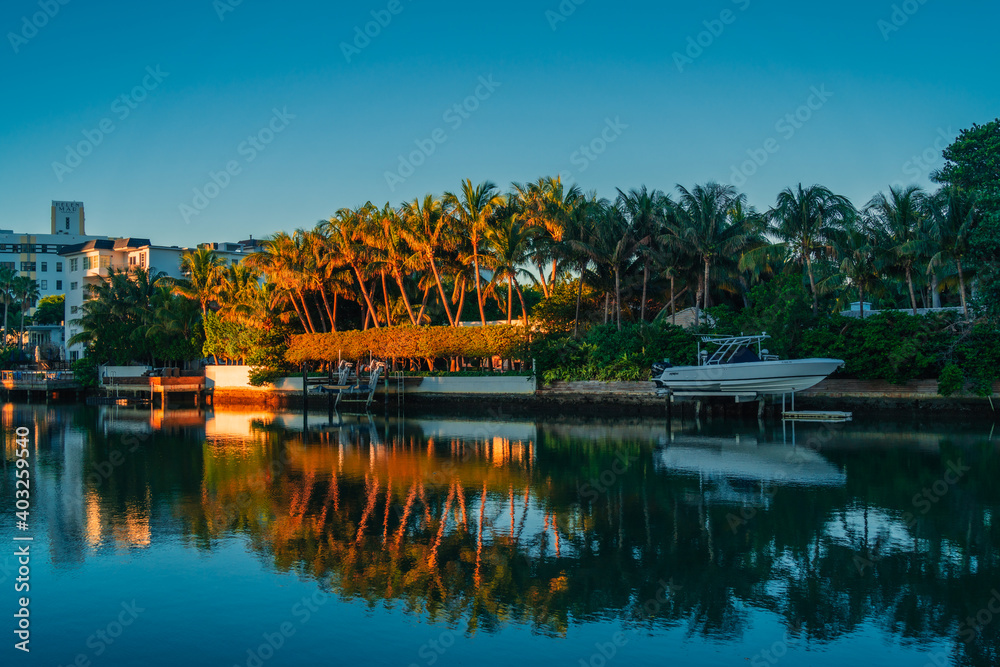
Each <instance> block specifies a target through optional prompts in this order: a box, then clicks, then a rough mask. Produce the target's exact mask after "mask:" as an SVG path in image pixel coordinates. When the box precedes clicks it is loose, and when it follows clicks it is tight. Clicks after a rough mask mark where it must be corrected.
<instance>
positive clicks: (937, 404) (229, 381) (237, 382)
mask: <svg viewBox="0 0 1000 667" xmlns="http://www.w3.org/2000/svg"><path fill="white" fill-rule="evenodd" d="M248 371H249V369H248V368H247V367H243V366H218V367H209V368H208V370H207V373H206V380H207V386H208V388H209V389H210V390H211V391H213V393H214V401H215V402H216V403H218V404H220V405H225V404H229V405H266V406H271V407H274V406H283V405H300V404H301V402H302V378H301V377H289V378H282V379H279V380H278V381H276V382H275V383H274V384H273V385H267V386H264V387H252V386H250V385H249V383H248V382H247V373H248ZM380 384H382V383H380ZM386 391H388V394H387V395H386ZM396 392H397V387H396V384H395V381H394V380H393V379H392V378H390V381H389V386H388V389H386V387H385V385H384V384H382V386H380V387H379V390H378V392H377V393H376V399H375V400H376V401H377V402H380V403H381V402H382V401H383V400H388V402H389V403H390V404H393V405H394V404H395V403H396V401H397V400H398V399H397V395H396ZM655 392H656V389H655V385H654V384H653V383H652V382H597V381H583V382H554V383H552V384H550V385H547V386H544V387H537V388H536V382H535V380H534V379H533V378H528V377H524V376H513V375H511V376H493V377H428V378H407V380H406V383H405V387H404V393H403V401H404V404H405V405H407V406H412V407H431V408H439V407H454V408H456V409H458V408H461V409H466V408H469V409H474V408H476V407H477V406H479V407H488V408H489V407H496V406H501V407H503V408H506V409H509V410H512V411H516V412H544V413H551V412H561V413H588V412H589V413H593V412H597V411H601V412H613V413H616V414H636V415H663V414H665V412H666V400H665V399H664V398H663V397H660V396H657V395H656V393H655ZM998 401H1000V382H998V383H996V384H995V385H994V396H993V404H994V405H1000V403H998ZM309 402H310V404H311V405H316V406H317V407H320V406H324V405H326V403H327V399H326V397H325V395H321V394H316V395H313V394H312V393H310V396H309ZM711 402H712V403H713V404H716V405H717V406H718V408H719V409H721V410H722V411H723V412H724V413H726V414H729V413H730V412H733V413H742V412H749V411H753V412H754V413H756V403H755V402H752V403H747V404H742V405H736V404H735V401H733V399H731V398H724V397H720V398H717V399H713V400H712V401H711ZM776 403H777V405H778V406H779V407H780V398H778V399H777V401H776ZM796 407H797V408H809V409H840V410H856V411H859V412H875V411H878V410H885V409H892V410H921V411H923V410H928V411H942V412H949V411H954V412H967V411H974V412H982V413H984V414H990V413H992V412H993V407H992V406H991V404H990V400H989V399H986V398H980V397H977V396H972V395H969V394H960V395H954V396H951V397H944V396H940V395H939V394H938V393H937V381H936V380H915V381H912V382H907V383H905V384H899V385H894V384H890V383H888V382H881V381H871V380H845V379H827V380H824V381H823V382H821V383H820V384H818V385H816V386H815V387H813V388H812V389H809V390H807V391H804V392H801V393H799V394H797V395H796Z"/></svg>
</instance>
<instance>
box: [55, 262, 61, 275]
mask: <svg viewBox="0 0 1000 667" xmlns="http://www.w3.org/2000/svg"><path fill="white" fill-rule="evenodd" d="M56 273H62V262H56Z"/></svg>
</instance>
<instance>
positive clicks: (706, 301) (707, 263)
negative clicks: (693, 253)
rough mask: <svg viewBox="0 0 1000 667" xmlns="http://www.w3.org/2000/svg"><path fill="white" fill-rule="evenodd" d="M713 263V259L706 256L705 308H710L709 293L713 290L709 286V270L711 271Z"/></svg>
mask: <svg viewBox="0 0 1000 667" xmlns="http://www.w3.org/2000/svg"><path fill="white" fill-rule="evenodd" d="M711 265H712V260H711V259H709V258H708V257H706V258H705V310H708V306H709V297H708V293H709V292H710V291H711V290H709V289H708V286H709V277H708V271H709V268H710V267H711Z"/></svg>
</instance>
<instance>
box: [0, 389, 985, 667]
mask: <svg viewBox="0 0 1000 667" xmlns="http://www.w3.org/2000/svg"><path fill="white" fill-rule="evenodd" d="M2 418H3V429H4V434H5V442H6V450H5V451H6V455H5V468H4V474H3V483H2V487H3V497H4V499H5V500H4V503H5V504H4V507H5V508H7V509H9V508H11V507H13V498H14V471H15V467H14V464H13V461H14V452H15V443H14V439H13V429H14V428H15V427H17V426H25V427H28V428H30V429H31V431H32V435H31V441H32V447H33V448H34V449H33V453H34V454H36V455H37V456H36V458H35V459H34V461H33V463H34V468H33V469H32V475H33V477H32V504H33V507H32V514H31V531H30V532H29V533H27V534H29V535H33V536H34V538H35V541H34V542H33V544H32V551H33V560H32V562H31V568H32V569H31V575H30V576H31V580H30V585H31V591H30V597H31V607H30V609H31V613H32V616H31V619H32V626H31V627H32V636H31V648H32V652H31V654H30V658H29V657H28V656H24V655H23V654H21V653H20V652H18V651H14V650H13V649H12V646H11V645H12V644H13V643H14V641H15V639H13V635H12V634H11V630H13V621H12V619H11V615H10V613H9V612H7V611H5V612H4V614H3V617H4V618H6V619H8V620H7V621H5V623H6V624H7V625H6V626H5V627H4V628H3V633H2V636H4V637H5V638H6V641H7V642H9V645H8V646H7V647H5V648H4V649H3V650H4V654H5V655H6V656H11V655H13V657H14V658H15V660H14V661H11V660H9V659H8V658H7V657H5V658H4V664H15V662H16V664H38V665H69V664H73V663H74V661H77V664H81V665H84V664H92V665H137V664H142V665H171V666H173V665H182V664H204V665H224V666H226V665H247V666H250V667H252V666H254V665H257V666H261V665H269V666H270V665H312V664H316V665H319V664H324V665H327V664H329V665H339V664H359V663H367V664H376V665H399V666H401V667H407V666H409V665H417V666H419V667H429V666H430V665H473V664H475V665H509V664H511V663H512V662H515V660H516V661H517V662H520V663H523V664H526V665H527V664H531V665H534V664H544V665H568V666H570V665H572V666H579V665H581V664H582V665H593V666H594V667H602V666H604V665H616V664H620V665H633V664H650V665H752V666H753V667H759V666H762V665H777V664H781V665H844V664H857V665H864V664H879V665H893V666H895V665H903V666H910V665H912V666H913V667H923V666H924V665H934V664H940V665H944V664H958V665H995V664H998V662H1000V661H998V659H997V654H998V648H1000V593H997V591H998V590H1000V568H998V539H997V534H996V533H994V531H993V528H992V523H993V516H994V513H995V512H996V511H997V510H998V509H1000V453H998V451H997V444H998V441H1000V435H998V436H997V437H992V432H991V428H992V425H991V424H989V423H987V424H980V425H963V424H960V423H957V422H956V423H950V424H916V423H913V422H906V423H903V422H897V423H893V422H885V421H881V422H867V421H855V422H853V423H850V424H847V425H830V426H827V425H815V424H811V425H805V424H800V425H798V426H797V427H796V429H795V432H794V433H792V431H791V429H784V430H783V429H782V427H781V426H780V424H778V425H773V424H771V425H765V426H763V427H760V426H758V425H757V424H743V425H740V424H733V423H727V422H718V421H716V422H712V423H703V424H700V425H698V424H695V423H684V424H680V423H677V422H674V424H672V425H671V426H670V427H668V425H667V424H666V423H665V422H662V421H659V422H658V421H650V420H643V421H592V422H580V421H549V422H546V421H518V420H498V419H496V418H494V419H488V420H484V421H473V420H466V421H460V420H449V419H444V418H440V419H422V418H412V419H405V420H399V419H390V420H385V419H381V418H376V419H374V420H373V421H368V420H367V419H362V420H360V421H359V420H358V419H357V418H352V417H347V416H345V417H344V419H345V420H346V423H344V424H342V425H337V424H334V425H330V424H329V423H327V415H326V414H325V413H324V414H321V413H312V414H310V415H309V418H308V420H306V422H307V423H306V424H305V428H304V425H303V419H302V415H301V414H293V413H288V414H273V413H264V412H258V413H252V412H222V411H217V412H215V413H209V414H208V415H207V416H206V415H204V414H201V413H198V412H195V411H183V410H180V411H176V412H168V413H166V414H164V413H162V412H159V411H156V412H153V413H150V412H149V411H148V410H138V411H137V410H130V409H126V408H114V407H108V408H68V407H53V408H46V407H44V406H10V405H8V406H6V407H5V408H4V409H3V412H2ZM12 514H13V512H12V511H8V512H5V513H4V514H3V518H2V522H0V541H2V543H3V550H2V552H0V553H3V554H4V555H3V556H0V580H2V582H3V584H2V587H0V590H3V591H4V594H3V596H2V602H0V604H2V606H3V609H5V610H14V609H15V607H16V604H17V603H16V598H17V597H18V596H17V594H15V593H14V592H13V584H14V579H15V577H16V576H17V574H16V563H15V558H14V557H13V556H10V555H7V554H10V553H12V552H13V547H12V546H11V545H13V544H14V542H13V540H12V538H13V536H14V535H15V534H18V535H24V534H25V533H22V532H20V531H17V530H15V528H14V521H15V519H14V517H13V516H12ZM994 598H995V599H994ZM991 606H992V608H993V610H994V611H995V612H997V613H994V611H991V610H990V607H991ZM994 616H996V620H995V621H994V620H993V619H994ZM977 618H978V620H977ZM979 625H982V627H978V626H979ZM24 659H27V660H26V661H25V660H24Z"/></svg>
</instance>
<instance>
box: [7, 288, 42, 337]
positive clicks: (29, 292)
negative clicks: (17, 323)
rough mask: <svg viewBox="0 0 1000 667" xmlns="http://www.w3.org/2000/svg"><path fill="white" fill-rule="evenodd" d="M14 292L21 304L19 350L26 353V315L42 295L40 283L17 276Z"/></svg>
mask: <svg viewBox="0 0 1000 667" xmlns="http://www.w3.org/2000/svg"><path fill="white" fill-rule="evenodd" d="M12 292H13V294H14V299H15V301H17V303H19V304H21V328H20V333H19V335H18V337H17V349H18V350H19V351H21V352H23V351H24V315H25V313H27V311H28V309H29V308H31V307H32V306H34V305H35V302H36V301H37V300H38V297H39V296H41V293H40V292H39V291H38V283H37V282H35V281H34V280H33V279H32V278H29V277H27V276H17V277H16V278H14V280H13V283H12Z"/></svg>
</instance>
